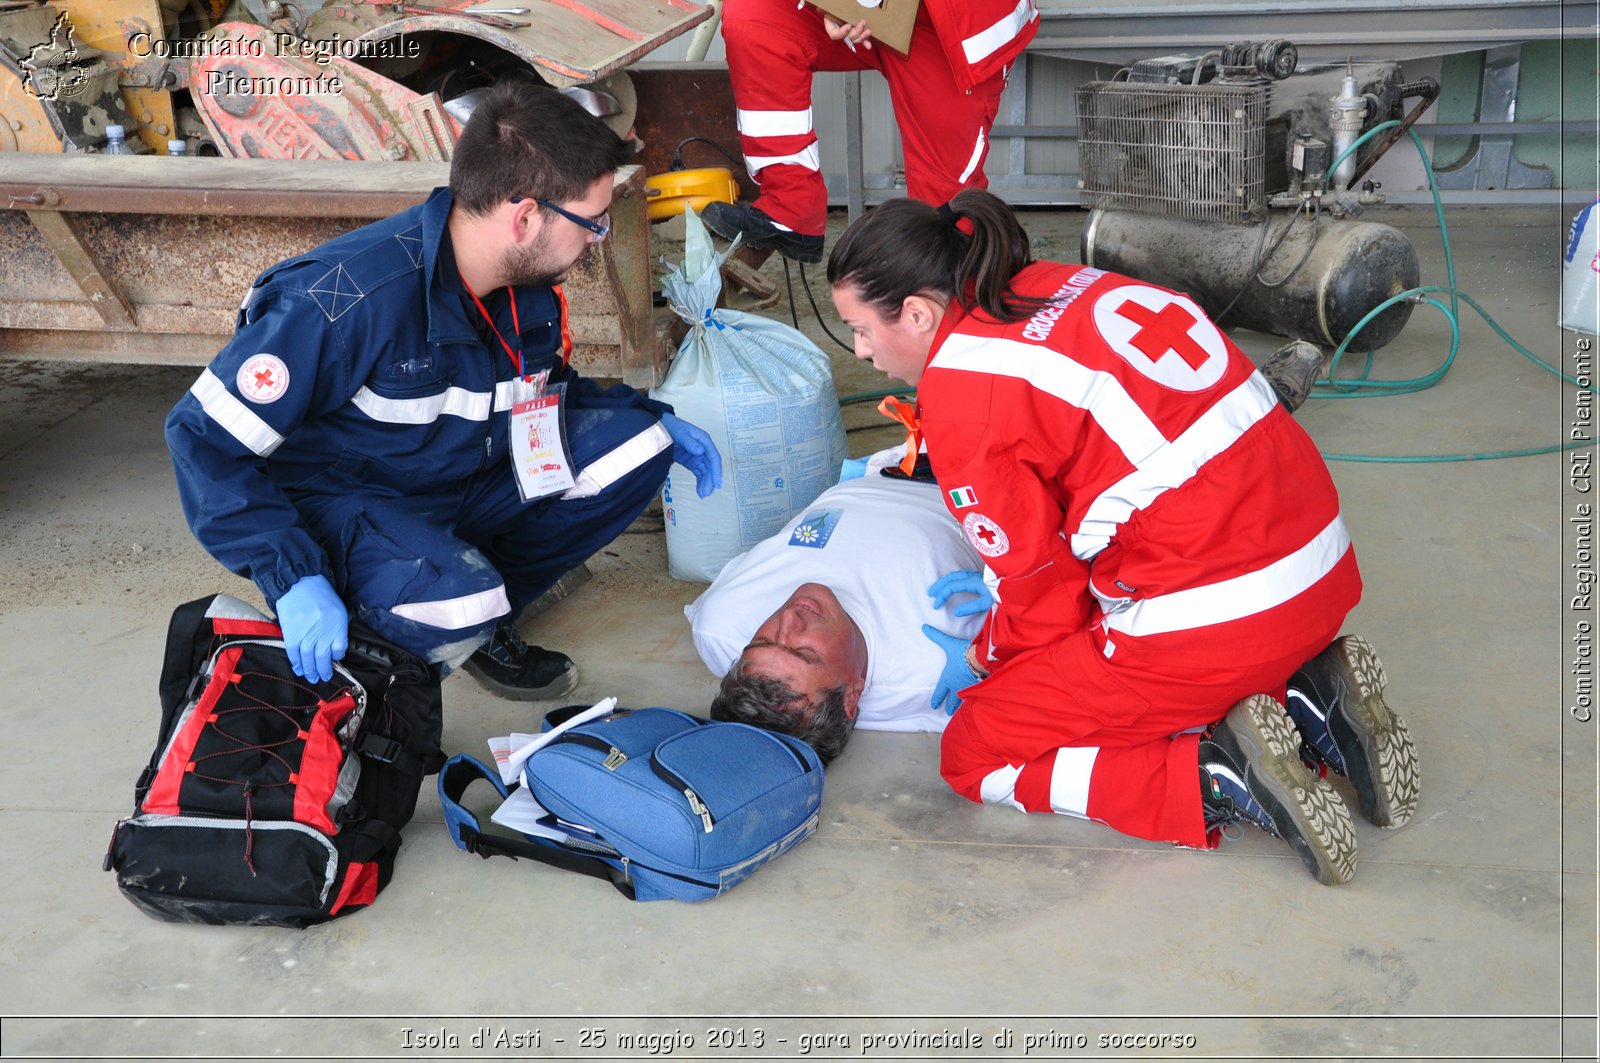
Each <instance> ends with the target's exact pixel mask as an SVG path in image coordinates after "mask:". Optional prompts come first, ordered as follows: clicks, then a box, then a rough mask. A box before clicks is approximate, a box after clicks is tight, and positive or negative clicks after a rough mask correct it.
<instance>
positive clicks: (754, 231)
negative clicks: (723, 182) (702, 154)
mask: <svg viewBox="0 0 1600 1063" xmlns="http://www.w3.org/2000/svg"><path fill="white" fill-rule="evenodd" d="M700 220H701V221H703V222H705V223H706V228H708V229H710V230H711V231H712V232H714V233H716V234H717V235H718V236H720V237H722V238H723V239H724V240H732V239H733V238H734V237H736V236H743V237H744V246H746V247H750V248H754V249H755V250H757V251H776V252H778V253H779V254H780V255H783V256H784V257H785V258H792V259H794V260H795V261H796V262H821V261H822V237H820V236H807V235H805V234H804V233H797V232H793V231H791V230H789V229H780V228H779V227H778V223H777V222H775V221H773V220H772V219H771V218H769V217H767V215H766V213H765V212H764V211H760V210H757V209H756V208H755V207H753V206H751V205H750V204H748V203H723V202H721V201H720V200H712V201H711V202H710V203H707V204H706V208H705V210H702V211H701V212H700Z"/></svg>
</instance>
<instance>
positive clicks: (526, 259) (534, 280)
mask: <svg viewBox="0 0 1600 1063" xmlns="http://www.w3.org/2000/svg"><path fill="white" fill-rule="evenodd" d="M585 253H587V251H586V252H585ZM580 259H581V256H580ZM577 264H578V262H577V260H574V261H572V262H568V263H567V264H566V265H564V266H561V267H560V268H557V265H556V262H555V260H554V259H553V258H552V257H551V256H550V255H549V253H548V252H547V251H546V250H545V244H544V243H543V242H542V241H541V242H540V243H538V244H535V245H533V246H531V247H511V248H508V249H507V250H506V253H505V257H504V258H503V259H501V262H500V270H501V276H503V277H504V278H505V282H506V283H507V284H509V285H511V286H513V287H521V288H546V287H549V286H550V285H553V284H560V283H561V281H562V279H563V278H564V277H566V275H567V273H568V272H569V271H570V270H571V269H572V267H573V266H575V265H577Z"/></svg>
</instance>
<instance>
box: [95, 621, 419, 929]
mask: <svg viewBox="0 0 1600 1063" xmlns="http://www.w3.org/2000/svg"><path fill="white" fill-rule="evenodd" d="M441 726H442V712H441V700H440V693H439V680H438V678H437V675H436V673H435V671H434V670H433V669H431V668H429V667H428V666H427V665H426V664H425V663H424V662H422V661H420V660H419V659H417V658H416V657H414V656H412V655H411V654H409V653H407V652H406V651H405V650H402V649H400V648H398V647H396V646H392V645H389V644H387V643H385V642H383V641H381V640H379V639H377V638H376V637H373V636H371V635H370V634H369V633H367V632H365V631H363V630H362V629H361V628H360V626H359V625H356V624H352V625H351V629H350V647H349V650H348V651H347V652H346V654H345V656H344V659H343V660H341V661H336V662H335V670H334V676H333V678H332V679H331V680H329V681H328V682H316V681H313V680H308V679H304V678H301V677H300V676H297V675H295V674H294V672H293V670H292V669H291V668H290V667H289V658H288V655H287V654H286V653H285V652H284V648H283V637H282V632H281V631H280V630H279V628H278V625H277V624H276V623H275V622H273V621H272V620H270V619H268V618H267V617H266V616H264V615H263V614H262V613H260V612H259V611H257V610H256V609H255V608H253V607H252V606H250V605H249V604H247V603H245V602H242V601H240V600H238V599H236V598H233V597H230V596H228V595H225V594H218V595H212V596H211V597H208V598H202V599H199V600H198V601H193V602H189V603H188V604H186V605H181V606H179V607H178V608H177V609H176V610H175V611H174V612H173V614H172V623H171V626H170V627H169V629H168V632H167V650H166V661H165V663H164V665H163V668H162V674H161V731H160V736H159V739H158V740H157V742H156V749H155V753H154V754H153V755H152V756H151V758H150V763H149V765H148V766H147V767H146V768H145V769H144V772H143V773H142V774H141V775H140V777H139V782H138V784H137V786H136V787H135V790H134V813H133V815H132V816H130V817H128V818H126V819H123V820H119V821H118V823H117V826H116V829H115V831H114V833H113V835H112V839H111V846H110V848H109V849H108V850H107V852H106V861H105V867H106V869H107V870H111V869H115V870H116V873H117V885H118V887H120V888H121V890H122V892H123V894H124V895H126V896H127V898H128V899H129V900H131V901H132V902H133V903H134V904H135V905H137V906H138V907H139V908H140V909H142V910H143V911H144V912H146V913H147V914H149V915H151V916H153V917H155V918H157V919H164V920H169V921H173V922H188V923H213V924H228V923H244V924H263V925H275V926H293V927H304V926H310V925H312V924H314V923H320V922H325V921H327V920H329V919H333V918H336V917H338V916H341V915H346V914H348V913H350V912H353V911H357V910H359V909H360V908H363V907H365V906H366V905H368V904H371V903H372V901H373V899H374V898H375V897H376V896H377V895H378V891H379V890H381V889H383V888H384V886H386V885H387V884H388V882H389V878H390V876H391V875H392V874H393V872H394V863H395V854H396V852H397V851H398V850H399V848H400V831H401V829H402V828H403V827H404V826H405V825H406V824H407V823H408V822H409V821H410V820H411V816H412V813H413V812H414V811H415V810H416V804H417V795H418V792H419V791H420V789H421V786H422V780H423V779H424V778H425V777H426V776H428V775H430V774H433V773H434V772H436V771H438V770H439V766H440V765H441V764H443V762H444V756H443V754H442V752H441V751H440V748H439V740H440V730H441Z"/></svg>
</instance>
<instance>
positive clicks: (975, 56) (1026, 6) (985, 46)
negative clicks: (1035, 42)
mask: <svg viewBox="0 0 1600 1063" xmlns="http://www.w3.org/2000/svg"><path fill="white" fill-rule="evenodd" d="M1035 14H1037V11H1036V10H1035V9H1034V6H1033V0H1017V6H1016V7H1014V8H1012V9H1011V12H1010V14H1008V15H1006V16H1005V17H1004V18H1002V19H1001V20H1000V21H999V22H996V23H995V24H994V25H992V26H989V27H987V28H985V29H981V30H979V31H978V32H977V33H974V34H973V35H972V36H970V37H968V38H967V39H966V40H964V41H962V42H961V50H962V51H963V52H965V53H966V56H967V62H969V63H971V64H972V65H974V66H976V65H977V64H979V63H981V62H983V61H984V60H985V59H987V58H989V56H991V55H993V54H994V53H995V52H998V51H999V50H1000V49H1001V48H1004V47H1005V46H1006V45H1007V44H1009V43H1011V41H1013V40H1015V39H1016V36H1017V34H1019V33H1021V32H1022V30H1023V27H1025V26H1026V25H1027V24H1028V23H1029V22H1031V21H1033V16H1034V15H1035Z"/></svg>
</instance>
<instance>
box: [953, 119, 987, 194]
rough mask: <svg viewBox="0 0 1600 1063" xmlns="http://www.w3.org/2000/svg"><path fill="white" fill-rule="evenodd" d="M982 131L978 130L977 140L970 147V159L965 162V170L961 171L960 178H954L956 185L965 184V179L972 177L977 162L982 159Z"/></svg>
mask: <svg viewBox="0 0 1600 1063" xmlns="http://www.w3.org/2000/svg"><path fill="white" fill-rule="evenodd" d="M984 143H985V141H984V136H983V130H981V129H980V130H978V139H977V140H976V141H975V142H974V143H973V145H972V158H970V159H968V160H967V168H966V169H964V170H962V171H961V176H960V177H958V178H956V181H957V183H959V184H966V183H967V178H969V177H971V176H972V171H973V170H976V169H977V168H978V160H980V159H982V158H983V145H984Z"/></svg>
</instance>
